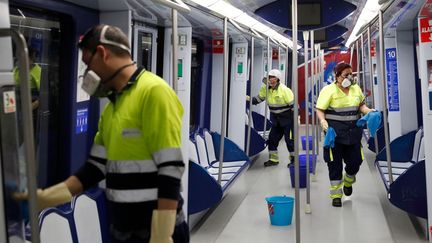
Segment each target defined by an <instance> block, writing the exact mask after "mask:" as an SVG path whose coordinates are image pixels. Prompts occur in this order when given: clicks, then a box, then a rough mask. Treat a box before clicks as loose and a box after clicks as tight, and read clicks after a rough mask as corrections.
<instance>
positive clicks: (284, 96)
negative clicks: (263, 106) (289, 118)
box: [252, 83, 294, 114]
mask: <svg viewBox="0 0 432 243" xmlns="http://www.w3.org/2000/svg"><path fill="white" fill-rule="evenodd" d="M266 89H267V87H266V85H265V84H263V85H262V86H261V88H260V91H259V94H258V95H257V96H255V97H253V98H252V104H254V105H256V104H259V103H261V102H263V101H264V100H265V99H266ZM267 104H268V106H269V109H270V112H271V113H273V114H281V113H283V112H286V111H290V110H292V108H293V105H294V94H293V92H292V91H291V89H290V88H288V87H287V86H285V84H282V83H279V84H277V85H276V87H275V88H274V89H273V88H270V87H269V90H268V98H267Z"/></svg>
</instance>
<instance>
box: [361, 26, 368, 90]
mask: <svg viewBox="0 0 432 243" xmlns="http://www.w3.org/2000/svg"><path fill="white" fill-rule="evenodd" d="M363 43H364V38H363V33H362V34H361V36H360V50H361V58H360V61H361V70H362V73H361V77H362V83H363V93H364V94H365V96H366V98H367V93H366V92H367V85H366V84H367V83H366V73H365V67H364V63H365V62H364V57H365V55H364V44H363Z"/></svg>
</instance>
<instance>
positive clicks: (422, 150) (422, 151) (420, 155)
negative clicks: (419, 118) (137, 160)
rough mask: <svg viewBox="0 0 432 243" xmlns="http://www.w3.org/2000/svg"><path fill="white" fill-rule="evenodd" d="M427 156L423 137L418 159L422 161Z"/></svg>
mask: <svg viewBox="0 0 432 243" xmlns="http://www.w3.org/2000/svg"><path fill="white" fill-rule="evenodd" d="M425 158H426V154H425V148H424V138H422V140H421V142H420V149H419V153H418V159H417V162H418V161H422V160H424V159H425Z"/></svg>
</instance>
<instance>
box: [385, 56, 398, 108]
mask: <svg viewBox="0 0 432 243" xmlns="http://www.w3.org/2000/svg"><path fill="white" fill-rule="evenodd" d="M385 55H386V73H387V98H388V109H389V111H399V87H398V86H399V84H398V74H397V61H396V48H389V49H386V50H385Z"/></svg>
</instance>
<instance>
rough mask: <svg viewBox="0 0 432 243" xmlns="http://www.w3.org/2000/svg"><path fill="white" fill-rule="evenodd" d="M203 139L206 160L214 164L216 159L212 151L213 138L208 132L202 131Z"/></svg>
mask: <svg viewBox="0 0 432 243" xmlns="http://www.w3.org/2000/svg"><path fill="white" fill-rule="evenodd" d="M204 138H205V143H206V147H207V154H208V159H209V161H210V162H214V161H216V160H217V159H216V154H215V150H214V144H213V137H212V135H211V134H210V132H209V131H208V130H204Z"/></svg>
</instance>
